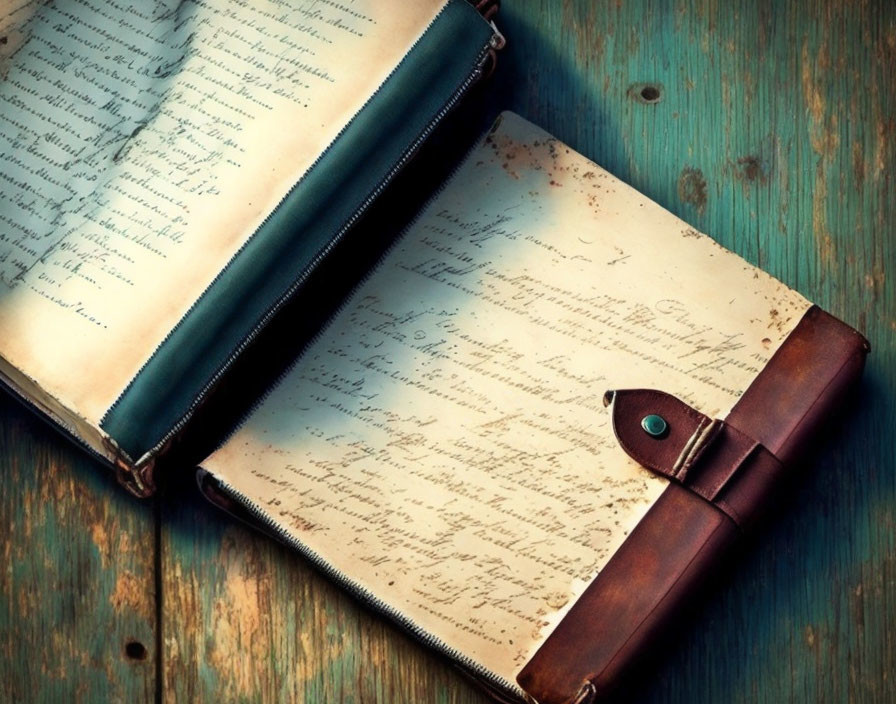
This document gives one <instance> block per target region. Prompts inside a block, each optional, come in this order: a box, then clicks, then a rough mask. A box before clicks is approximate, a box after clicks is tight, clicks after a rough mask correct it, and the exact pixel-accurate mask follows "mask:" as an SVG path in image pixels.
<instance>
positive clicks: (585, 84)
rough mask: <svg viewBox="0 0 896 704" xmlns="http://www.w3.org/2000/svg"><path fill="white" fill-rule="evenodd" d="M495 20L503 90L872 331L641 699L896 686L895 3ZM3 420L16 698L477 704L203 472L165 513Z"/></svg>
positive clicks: (8, 676)
mask: <svg viewBox="0 0 896 704" xmlns="http://www.w3.org/2000/svg"><path fill="white" fill-rule="evenodd" d="M499 22H500V24H501V27H502V29H503V30H504V32H505V34H506V35H507V37H508V40H509V44H508V47H507V49H506V51H505V52H504V53H503V55H502V56H501V59H500V64H499V71H498V73H497V75H496V76H495V77H494V79H493V83H492V86H491V87H492V92H493V95H492V97H491V98H490V102H491V103H492V105H493V106H494V107H495V109H499V108H504V107H509V108H512V109H514V110H516V111H517V112H520V113H521V114H523V115H524V116H526V117H528V118H529V119H531V120H533V121H535V122H537V123H539V124H541V125H543V126H544V127H545V128H547V129H548V130H550V131H552V132H553V133H554V134H556V135H557V136H558V137H560V138H561V139H563V140H565V141H567V142H569V143H570V144H571V145H572V146H573V147H575V148H576V149H578V150H580V151H582V152H583V153H585V154H587V155H589V156H591V157H592V158H594V159H595V160H596V161H598V162H599V163H601V164H602V165H604V166H605V167H607V168H608V169H610V170H611V171H613V172H614V173H616V174H618V175H619V176H621V177H622V178H623V179H625V180H626V181H628V182H629V183H632V184H633V185H634V186H636V187H637V188H639V189H640V190H642V191H644V192H645V193H647V194H648V195H650V196H651V197H652V198H654V199H656V200H657V201H658V202H660V203H661V204H663V205H664V206H666V207H667V208H669V209H670V210H672V211H673V212H675V213H676V214H678V215H680V216H681V217H683V218H684V219H685V220H687V221H688V222H690V223H691V224H693V225H694V226H695V227H697V228H698V229H701V230H703V231H705V232H707V233H709V234H711V235H713V236H714V237H715V238H716V239H717V240H718V241H719V242H721V243H722V244H724V245H725V246H727V247H729V248H731V249H733V250H734V251H736V252H739V253H740V254H742V255H743V256H745V257H746V258H747V259H749V260H750V261H752V262H754V263H757V264H759V265H760V266H762V267H763V268H765V269H766V270H768V271H770V272H771V273H773V274H775V275H776V276H778V277H779V278H781V279H782V280H784V281H785V282H787V283H788V284H791V285H792V286H795V287H796V288H797V289H798V290H800V291H801V292H802V293H803V294H805V295H806V296H808V297H809V298H811V299H813V300H815V301H817V302H818V303H820V304H821V305H822V306H824V307H826V308H827V309H829V310H830V311H831V312H833V313H835V314H836V315H838V316H840V317H842V318H843V319H845V320H846V321H848V322H850V323H853V324H856V325H858V326H859V327H860V328H861V329H863V330H864V332H865V333H866V334H867V336H868V337H869V339H870V341H871V344H872V348H873V352H872V355H871V357H870V358H869V364H868V368H867V370H866V375H865V379H864V382H863V384H862V387H861V389H859V393H860V396H859V402H858V403H857V404H855V405H854V406H853V407H850V408H849V409H847V411H846V415H847V419H846V420H845V421H844V422H843V423H842V424H841V425H840V427H839V429H837V430H835V431H834V432H832V433H831V434H830V437H829V438H828V440H827V441H826V442H825V444H824V446H823V447H820V448H819V452H818V455H817V457H815V458H814V459H813V458H807V463H808V465H807V468H806V470H805V471H804V472H803V474H802V476H801V481H800V483H799V484H798V485H797V487H796V488H795V489H794V490H793V491H792V492H791V493H790V494H789V495H787V496H785V497H784V498H783V499H782V501H781V504H780V506H779V509H778V511H777V512H776V513H775V514H774V516H773V517H772V518H771V519H770V520H769V521H768V523H767V525H765V526H764V527H763V528H762V529H761V530H760V532H759V533H758V534H757V535H756V536H754V537H752V538H749V539H748V540H747V541H746V542H745V544H744V545H743V546H742V549H741V551H740V552H739V554H738V557H737V558H736V559H735V560H734V561H733V562H732V564H730V565H729V566H728V567H726V568H724V569H722V570H720V572H719V574H718V577H717V580H716V584H715V585H713V589H712V591H711V592H710V593H709V595H708V596H707V597H706V599H705V602H704V604H703V605H702V606H701V607H700V608H699V609H697V610H696V611H695V612H693V613H692V614H690V615H689V618H688V620H687V622H686V625H685V626H683V627H682V630H681V632H680V633H678V634H676V638H675V639H673V640H672V641H671V645H670V646H669V647H668V648H667V649H666V650H664V651H663V653H661V654H659V655H658V661H657V662H656V663H655V664H654V665H653V666H652V667H651V668H649V669H647V670H645V673H644V675H643V677H641V678H640V680H639V683H638V685H637V687H636V688H635V689H634V691H633V692H631V698H632V699H633V700H634V701H643V702H657V703H659V702H664V703H665V702H706V703H709V702H713V703H715V702H760V703H762V702H764V703H768V704H772V703H774V704H778V703H779V702H794V703H802V702H806V703H808V702H813V703H814V702H831V703H834V702H857V703H860V704H861V703H865V702H870V703H877V702H881V703H883V702H892V701H896V682H894V679H896V675H894V674H893V673H896V518H894V506H896V449H894V446H896V439H894V428H896V412H894V399H896V288H894V284H893V276H894V275H896V274H894V272H893V271H892V269H893V267H894V265H896V254H894V251H896V250H894V247H896V235H894V226H893V223H894V221H896V184H894V180H893V173H894V167H896V91H894V90H893V84H894V75H896V5H894V4H893V3H892V2H889V1H888V0H877V1H874V0H868V1H867V2H855V3H843V2H839V1H837V0H815V1H814V2H810V1H809V0H805V1H799V2H797V1H794V0H792V1H789V2H782V3H772V2H771V1H770V0H764V1H763V2H758V3H752V2H746V1H745V0H738V1H736V2H729V3H721V2H709V1H708V0H707V1H701V2H694V3H684V2H675V3H672V2H668V3H665V2H664V3H661V2H655V1H654V2H648V1H647V0H631V1H630V2H626V3H617V2H592V1H591V0H566V2H562V3H561V2H553V1H551V0H540V1H537V0H516V1H515V2H512V1H511V0H505V3H504V7H503V8H502V11H501V16H500V18H499ZM650 87H657V88H658V90H659V100H657V101H655V102H651V100H650V96H651V93H650V91H649V90H648V91H647V93H646V94H645V95H646V96H647V98H648V99H646V100H645V98H644V97H643V96H642V95H641V91H642V90H643V89H644V88H650ZM888 270H889V271H888ZM888 274H889V276H888ZM728 293H729V292H724V293H723V292H720V295H728ZM0 415H2V417H3V421H2V425H0V496H2V500H0V501H2V503H0V531H2V533H0V548H2V549H0V554H2V555H3V560H4V562H3V565H2V567H3V570H2V573H0V699H2V700H4V701H5V700H10V701H13V700H22V699H24V700H37V701H59V700H75V701H76V700H77V698H78V697H79V696H80V698H81V699H82V700H83V701H103V700H106V699H121V700H125V699H126V700H128V701H134V702H138V701H153V700H154V699H155V697H156V696H159V698H160V699H162V700H164V701H220V700H229V699H236V700H243V701H263V700H265V697H267V699H268V700H274V701H275V700H277V699H283V698H286V699H294V700H295V701H303V700H304V701H308V702H319V701H337V702H338V701H346V702H402V701H406V702H445V703H452V704H471V703H473V702H484V701H486V699H485V697H484V696H482V695H480V694H479V693H478V692H477V691H475V690H473V689H472V688H471V687H470V686H469V685H468V684H467V682H466V680H464V679H463V678H462V677H461V676H460V675H457V674H455V673H454V672H452V671H451V669H450V668H449V667H447V666H446V665H445V664H444V663H443V662H442V661H440V660H438V659H437V658H435V657H433V656H431V655H430V654H428V653H426V652H425V651H424V650H422V649H421V648H419V647H418V646H416V645H415V644H413V643H412V642H411V641H410V640H409V639H407V638H405V637H404V636H403V635H401V634H399V633H397V632H396V631H394V630H393V629H392V627H391V626H389V625H387V624H385V623H384V622H382V621H381V620H380V619H378V618H377V617H374V616H372V615H370V614H368V613H366V612H365V611H364V610H363V609H360V608H359V607H358V606H357V605H356V604H354V603H353V602H352V601H351V599H349V598H348V597H346V596H345V595H344V594H342V593H341V592H339V591H338V590H337V589H335V588H333V587H332V586H331V585H329V584H328V583H327V582H326V581H325V580H323V579H321V578H320V577H319V576H317V575H315V574H314V573H313V572H311V571H310V570H309V569H308V568H307V566H305V565H304V564H303V563H302V562H301V561H300V560H299V559H298V558H296V557H294V556H293V555H291V554H289V552H288V551H287V550H285V549H284V548H282V547H280V546H279V545H276V544H275V543H273V542H271V541H269V540H267V539H265V538H263V537H261V536H257V535H255V534H254V533H252V532H251V531H249V530H248V529H245V528H244V527H242V526H240V525H239V524H236V523H233V522H231V521H229V519H227V518H225V517H221V516H217V515H213V514H212V510H211V509H209V508H208V507H207V506H205V505H204V503H203V502H202V501H201V500H199V499H197V498H196V497H195V496H194V495H193V493H192V491H193V490H192V489H191V488H190V485H189V482H188V481H186V480H185V481H184V482H183V483H182V484H177V485H175V486H172V487H170V488H169V490H168V491H167V492H166V494H165V495H164V496H163V497H162V499H161V506H162V509H161V510H160V511H159V512H158V513H157V514H154V513H153V509H152V506H149V505H145V504H139V503H137V502H133V501H131V500H130V499H129V498H128V497H126V496H125V495H124V494H123V493H122V492H120V491H119V490H117V489H116V488H115V487H114V485H113V482H112V481H111V480H109V479H108V478H105V477H102V476H101V475H100V474H99V473H100V472H102V469H101V468H99V467H98V466H96V465H95V464H94V463H93V462H92V461H91V460H89V459H87V458H85V457H82V456H81V454H79V452H78V451H77V450H76V449H75V448H73V447H70V446H68V445H66V444H64V443H63V442H62V441H60V440H59V439H58V438H56V437H55V436H54V435H52V434H51V433H49V432H48V431H47V430H46V429H45V428H43V426H41V425H40V424H39V423H37V422H36V421H33V420H32V419H30V418H29V417H28V416H27V415H26V414H24V413H23V412H22V411H21V410H20V409H18V408H17V407H15V406H14V404H12V403H11V402H10V401H8V400H6V399H2V400H0ZM85 526H86V530H85V528H84V527H85ZM154 530H158V535H159V540H158V545H159V546H161V547H160V550H159V551H158V552H157V553H153V548H152V547H150V546H151V545H153V544H154V538H153V535H154ZM152 556H155V558H156V562H155V563H153V561H152ZM154 565H155V566H154ZM156 582H158V584H159V585H160V586H161V592H156V591H155V584H156ZM119 585H121V586H119ZM147 600H149V603H150V606H147ZM156 606H158V608H159V617H156V616H155V615H154V613H155V612H154V610H153V609H154V608H156ZM157 628H160V629H161V632H160V635H161V636H163V637H162V638H161V639H160V642H161V643H162V647H163V653H162V660H161V662H160V663H159V665H160V667H159V669H160V672H161V678H160V679H158V680H156V678H155V675H154V672H155V662H154V661H153V658H154V657H155V647H154V643H155V640H154V638H155V636H156V634H157V633H159V632H158V631H156V630H155V629H157ZM131 638H134V639H136V640H139V642H141V643H143V644H145V645H146V647H147V648H148V649H149V655H148V657H147V659H146V660H145V661H142V662H131V661H130V660H128V659H127V658H125V657H124V656H123V654H122V647H123V643H124V642H125V641H127V640H129V639H131ZM107 695H108V696H107Z"/></svg>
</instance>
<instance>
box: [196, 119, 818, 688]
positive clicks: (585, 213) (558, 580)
mask: <svg viewBox="0 0 896 704" xmlns="http://www.w3.org/2000/svg"><path fill="white" fill-rule="evenodd" d="M807 307H808V303H807V302H806V301H805V300H804V299H803V298H802V297H801V296H799V295H798V294H797V293H795V292H793V291H791V290H789V289H788V288H786V287H785V286H783V285H782V284H781V283H780V282H778V281H776V280H774V279H772V278H771V277H769V276H767V275H766V274H764V273H763V272H761V271H759V270H757V269H755V268H754V267H752V266H750V265H749V264H747V263H746V262H744V261H743V260H742V259H740V258H739V257H737V256H736V255H734V254H732V253H730V252H728V251H726V250H724V249H722V248H721V247H719V246H718V245H716V244H715V243H714V242H713V241H712V240H711V239H709V238H708V237H705V236H704V235H701V234H699V233H697V232H695V231H694V230H692V229H691V228H689V227H688V226H687V225H686V224H685V223H683V222H681V221H680V220H678V219H677V218H675V217H674V216H672V215H671V214H670V213H668V212H666V211H664V210H663V209H662V208H660V207H659V206H657V205H656V204H654V203H652V202H651V201H649V200H648V199H646V198H645V197H643V196H641V195H640V194H638V193H637V192H635V191H634V190H632V189H631V188H629V187H627V186H626V185H624V184H623V183H621V182H619V181H618V180H617V179H615V178H613V177H612V176H611V175H609V174H608V173H606V172H605V171H603V170H602V169H600V168H599V167H598V166H596V165H594V164H593V163H591V162H589V161H588V160H586V159H584V158H583V157H581V156H580V155H578V154H575V153H574V152H572V151H571V150H569V149H568V148H566V147H565V146H564V145H562V144H560V143H559V142H557V141H556V140H554V139H552V138H550V137H549V136H548V135H547V134H545V133H544V132H542V131H541V130H539V129H537V128H535V127H534V126H532V125H530V124H528V123H526V122H524V121H523V120H522V119H521V118H519V117H516V116H513V115H505V116H504V117H503V119H502V121H501V122H500V125H499V126H498V127H497V130H496V131H494V132H493V133H492V134H490V135H489V136H488V138H487V139H486V140H485V142H484V143H483V144H482V145H480V146H479V147H478V148H477V149H476V150H475V151H474V152H473V153H472V154H471V155H470V156H469V157H468V158H467V160H466V162H465V164H464V165H463V167H462V168H461V169H460V171H459V172H458V173H457V174H456V175H455V176H454V178H453V179H452V180H451V182H450V184H449V185H448V186H447V188H446V189H445V190H444V191H443V192H442V193H441V194H440V195H439V196H438V197H437V198H436V199H435V201H434V202H432V203H431V204H430V205H429V206H428V207H427V208H426V210H425V212H424V214H423V215H422V217H421V218H420V219H419V220H418V222H416V224H415V225H413V226H412V227H411V228H410V231H409V232H407V233H406V234H405V236H404V237H403V238H402V239H401V240H400V242H399V243H398V244H397V245H396V247H395V248H394V250H393V251H391V252H390V253H389V254H388V255H387V257H386V258H385V260H384V261H383V262H382V263H381V265H380V266H379V267H378V269H377V270H376V271H375V272H374V273H373V274H372V275H371V277H370V278H369V279H368V280H367V281H366V282H365V283H364V284H363V285H362V286H361V287H360V288H359V289H358V290H357V291H356V292H355V293H354V295H353V296H352V298H351V300H349V301H348V303H347V305H346V306H345V308H344V309H343V310H342V311H341V312H340V314H339V315H338V316H337V317H336V318H335V320H333V321H332V323H331V324H330V325H329V327H328V328H327V329H326V331H325V332H324V333H323V335H322V336H321V337H320V338H319V339H318V340H317V341H316V342H315V343H314V344H313V346H312V347H311V348H310V349H308V351H307V353H306V354H305V355H304V356H303V357H302V358H301V359H300V360H299V362H298V363H297V365H296V366H295V368H294V369H293V370H292V371H291V372H290V374H289V375H288V376H287V377H286V378H285V379H284V380H283V381H282V382H281V383H280V384H278V386H277V387H276V389H275V390H274V391H273V392H272V393H271V395H270V396H269V397H268V398H267V399H266V400H265V401H264V402H263V403H262V404H261V406H260V407H259V408H258V409H257V410H256V411H255V412H254V413H253V415H252V416H251V417H250V418H249V419H248V421H247V422H246V424H245V425H244V426H243V427H242V428H241V429H240V430H239V431H238V432H237V433H236V434H235V435H234V436H233V437H231V438H230V440H229V441H228V442H227V443H226V445H224V446H223V447H222V448H221V449H220V450H219V451H218V452H217V453H215V454H214V455H213V456H212V457H211V458H209V459H208V460H207V461H206V462H205V463H204V467H206V468H207V469H209V470H210V471H212V472H213V473H214V474H215V475H217V476H219V477H220V478H222V480H223V481H224V482H226V483H227V484H229V485H230V486H232V487H233V488H235V489H237V490H238V491H240V492H242V493H243V494H245V495H246V496H247V497H249V498H250V499H251V500H252V501H254V502H256V503H257V504H258V505H259V506H260V507H261V508H262V509H263V510H264V511H265V512H266V513H268V514H269V515H270V516H271V517H272V518H273V519H274V520H276V521H277V522H279V523H280V524H281V525H282V526H283V527H284V528H285V529H286V530H287V531H288V532H289V533H290V534H291V535H292V536H293V537H295V538H296V539H297V540H298V541H300V542H301V543H302V544H303V545H304V546H305V547H306V549H307V550H309V551H310V552H313V553H316V554H317V555H318V556H320V557H321V558H322V559H323V560H325V561H326V562H327V563H329V564H330V565H331V566H333V567H334V568H335V569H336V570H338V571H340V572H342V573H343V574H344V575H345V577H346V578H347V579H348V580H349V581H351V582H352V583H353V584H354V586H355V588H358V589H361V590H365V591H367V592H368V593H369V594H371V595H372V596H373V597H375V598H376V599H379V600H381V601H382V602H383V603H385V604H386V605H387V607H388V608H390V609H394V610H395V611H396V612H398V613H400V614H402V617H403V618H406V619H408V620H409V621H410V622H411V623H414V624H416V625H417V626H419V627H420V628H422V629H423V630H424V631H426V632H427V633H428V634H430V636H431V637H434V638H435V639H437V640H438V641H439V642H440V643H441V644H442V647H443V648H444V649H445V650H447V651H452V650H454V651H459V652H460V653H462V654H464V655H465V656H467V657H469V658H471V661H472V662H473V663H475V664H476V665H477V666H478V667H481V668H484V670H486V671H488V672H491V673H493V674H494V675H496V676H497V677H498V678H500V679H501V680H503V681H505V682H508V683H509V682H512V681H513V678H514V676H515V674H516V672H517V670H518V669H519V668H520V666H521V665H522V664H523V663H524V662H525V661H526V660H527V658H528V657H529V656H530V655H531V654H532V653H533V651H534V649H535V648H536V647H537V645H538V644H539V643H540V642H541V641H542V640H543V639H544V637H545V636H546V635H547V633H548V632H549V631H550V627H551V625H552V624H554V623H556V622H557V621H558V620H559V618H561V617H562V615H563V614H564V613H565V611H566V610H567V609H568V607H569V606H570V605H571V604H572V603H573V601H574V600H575V599H576V598H577V596H579V595H580V594H581V592H582V591H583V590H584V588H585V586H586V585H587V584H588V583H589V582H590V581H591V580H592V579H593V578H594V577H595V575H596V574H597V573H598V572H599V571H600V569H601V567H602V566H603V565H604V564H605V563H606V561H607V560H608V558H609V557H610V555H612V553H613V551H614V550H615V549H616V547H617V546H618V545H619V544H620V543H621V542H622V540H623V539H624V538H625V536H626V535H627V534H628V533H629V532H630V530H631V529H632V528H633V527H634V525H635V524H636V523H637V522H638V520H639V519H640V518H641V517H642V516H643V515H644V513H645V512H646V510H647V508H648V507H649V506H650V504H651V502H652V501H654V500H655V498H656V497H657V496H658V495H659V494H660V492H661V491H662V490H663V488H664V486H665V482H664V481H663V480H660V479H657V478H655V477H654V476H653V475H651V474H649V473H648V472H646V471H645V470H643V469H641V468H640V467H639V466H637V465H636V464H634V463H633V462H632V461H631V460H630V459H629V458H628V456H627V455H626V454H625V453H624V452H623V451H622V450H621V449H620V448H619V447H618V445H617V443H616V442H615V440H614V438H613V432H612V429H611V426H610V423H609V418H608V414H607V411H606V409H605V408H603V405H602V397H603V395H604V392H605V390H607V389H620V388H635V387H648V388H657V389H662V390H664V391H667V392H670V393H672V394H675V395H677V396H679V397H681V398H683V399H686V400H687V401H689V402H690V403H692V404H693V405H694V406H696V407H697V408H699V409H700V410H701V411H703V412H705V413H707V414H710V415H716V416H720V415H721V416H724V414H725V413H726V412H727V411H728V410H729V409H730V408H731V406H732V405H733V404H734V402H735V401H736V400H737V398H738V396H739V395H740V394H741V393H742V392H743V391H744V389H746V387H747V386H748V385H749V384H750V382H751V381H752V380H753V379H754V377H755V376H756V374H757V373H758V372H759V370H760V369H761V368H762V367H763V365H764V364H765V363H766V362H767V361H768V359H769V358H770V356H771V355H772V354H773V352H774V351H775V350H776V349H777V347H778V346H779V345H780V343H781V342H782V341H783V340H784V339H785V337H786V336H787V334H788V333H789V332H790V331H791V330H792V329H793V327H794V326H795V324H796V323H797V322H798V321H799V319H800V317H801V315H802V314H803V312H804V311H805V310H806V308H807ZM508 686H510V685H508Z"/></svg>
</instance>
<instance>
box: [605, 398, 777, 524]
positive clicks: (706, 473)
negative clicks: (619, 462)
mask: <svg viewBox="0 0 896 704" xmlns="http://www.w3.org/2000/svg"><path fill="white" fill-rule="evenodd" d="M604 405H607V406H610V408H611V416H612V421H613V432H614V433H615V434H616V438H617V440H619V444H620V445H621V446H622V448H623V449H624V450H625V451H626V453H628V455H629V456H630V457H631V458H632V459H634V460H635V461H636V462H638V463H639V464H641V465H643V466H644V467H646V468H648V469H650V470H651V471H653V472H654V473H656V474H659V475H661V476H664V477H666V478H668V479H670V480H672V481H674V482H677V483H679V484H681V485H682V486H684V487H686V488H688V489H690V490H691V491H693V492H694V493H695V494H697V495H699V496H701V497H703V498H704V499H706V500H707V501H709V502H710V503H712V504H714V505H715V506H716V507H718V508H719V509H720V510H721V511H723V512H724V513H725V514H726V515H727V516H728V517H729V518H731V520H732V521H734V522H735V523H736V524H737V525H738V527H740V528H746V527H747V525H748V524H749V523H751V522H752V521H753V520H754V519H755V518H756V516H757V515H758V514H759V513H760V511H761V509H762V507H763V506H764V505H765V504H767V503H768V501H767V500H768V498H769V497H770V495H771V493H772V491H773V488H774V486H775V484H776V483H777V481H778V480H779V479H780V477H781V474H782V473H783V465H782V464H781V462H780V460H778V458H777V457H775V455H773V454H772V453H771V452H769V450H768V449H767V448H765V447H764V446H763V445H762V444H761V443H759V442H758V441H756V440H754V439H753V438H750V437H749V436H747V435H746V434H744V433H743V432H741V431H740V430H738V429H737V428H735V427H734V426H732V425H729V424H728V423H726V422H725V421H723V420H719V419H712V418H709V417H708V416H706V415H704V414H703V413H700V412H699V411H697V410H695V409H694V408H691V406H689V405H688V404H686V403H685V402H684V401H681V400H680V399H678V398H676V397H674V396H672V395H670V394H667V393H665V392H663V391H656V390H653V389H626V390H621V391H608V392H607V393H606V395H605V396H604ZM656 417H658V419H657V418H656ZM648 419H650V420H653V421H654V422H653V424H651V423H650V421H649V420H648Z"/></svg>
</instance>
